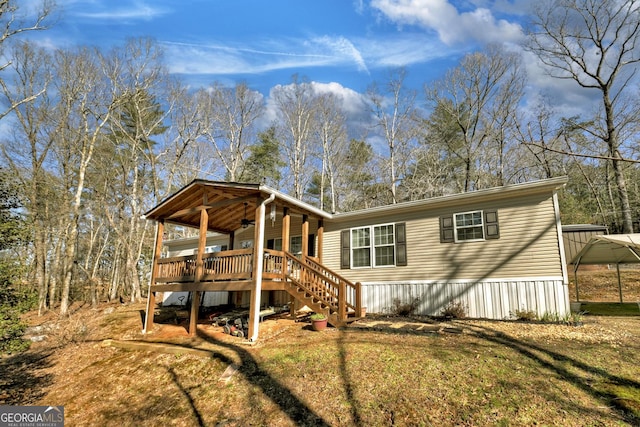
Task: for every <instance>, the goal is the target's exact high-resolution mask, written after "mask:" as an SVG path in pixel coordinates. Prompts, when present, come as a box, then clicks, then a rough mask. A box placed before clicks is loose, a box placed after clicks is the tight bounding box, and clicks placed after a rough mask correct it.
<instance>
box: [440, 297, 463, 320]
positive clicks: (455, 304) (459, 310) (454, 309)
mask: <svg viewBox="0 0 640 427" xmlns="http://www.w3.org/2000/svg"><path fill="white" fill-rule="evenodd" d="M441 314H442V316H443V317H448V318H451V319H464V318H465V317H467V310H466V307H465V306H464V304H462V303H461V302H459V301H449V302H448V303H447V305H445V306H444V307H443V308H442V312H441Z"/></svg>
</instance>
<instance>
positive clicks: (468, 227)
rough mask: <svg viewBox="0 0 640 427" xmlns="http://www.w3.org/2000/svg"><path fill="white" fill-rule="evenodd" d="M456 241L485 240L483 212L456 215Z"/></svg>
mask: <svg viewBox="0 0 640 427" xmlns="http://www.w3.org/2000/svg"><path fill="white" fill-rule="evenodd" d="M454 218H455V223H456V226H455V228H454V230H455V240H456V242H461V241H463V240H483V239H484V223H483V222H482V211H475V212H465V213H460V214H455V215H454Z"/></svg>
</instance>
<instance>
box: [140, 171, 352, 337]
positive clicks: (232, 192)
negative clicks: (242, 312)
mask: <svg viewBox="0 0 640 427" xmlns="http://www.w3.org/2000/svg"><path fill="white" fill-rule="evenodd" d="M145 216H146V218H148V219H152V220H155V221H156V223H157V230H156V244H155V251H154V258H153V268H152V273H151V279H150V284H149V296H148V302H147V315H146V320H145V327H144V332H147V331H151V329H152V327H153V317H154V310H155V306H156V294H157V293H159V292H176V291H187V292H192V293H193V297H192V298H191V306H190V316H189V326H188V329H189V333H190V334H195V331H196V323H197V320H198V319H197V316H198V308H199V302H200V298H201V296H202V293H203V292H207V291H235V292H240V291H248V292H250V306H249V339H250V340H251V341H256V340H257V339H258V333H259V320H260V318H259V313H260V309H261V306H262V301H261V292H262V291H285V292H287V293H288V294H289V295H291V296H292V297H293V298H294V299H295V300H297V301H298V302H299V303H300V304H302V305H307V306H309V307H310V308H311V309H312V310H313V311H315V312H320V313H324V314H325V315H327V316H328V318H329V322H330V323H332V324H333V325H335V326H342V325H344V324H346V323H347V322H348V321H349V320H352V319H356V318H359V317H360V316H361V315H362V314H363V310H362V307H361V302H360V301H361V299H362V298H361V287H360V284H354V283H351V282H350V281H348V280H347V279H345V278H344V277H342V276H340V275H339V274H337V273H335V272H333V271H331V270H329V269H327V268H326V267H324V266H323V265H322V252H323V231H324V225H323V223H324V219H325V218H327V217H328V214H327V213H326V212H324V211H321V210H319V209H316V208H314V207H313V206H310V205H307V204H305V203H303V202H300V201H298V200H296V199H294V198H291V197H290V196H287V195H285V194H282V193H280V192H278V191H276V190H273V189H270V188H268V187H266V186H262V185H258V184H239V183H226V182H212V181H204V180H195V181H193V182H192V183H190V184H189V185H187V186H185V187H184V188H182V189H181V190H179V191H178V192H176V193H175V194H174V195H172V196H170V197H169V198H167V199H166V200H164V201H163V202H161V203H160V204H159V205H158V206H156V207H155V208H153V209H152V210H150V211H149V212H148V213H147V214H146V215H145ZM292 218H293V219H294V221H292ZM267 222H270V223H271V227H270V229H269V233H268V234H269V236H267V237H271V238H270V239H268V240H267V239H266V237H265V236H266V233H265V225H266V224H267ZM292 222H295V223H296V224H297V225H298V227H299V229H292ZM168 223H173V224H178V225H182V226H187V227H192V228H196V229H198V247H197V250H196V252H195V254H193V255H185V256H178V257H170V258H162V257H161V254H162V242H163V237H164V234H165V225H166V224H168ZM312 223H313V229H314V231H315V234H313V233H310V228H311V224H312ZM251 230H252V231H253V233H251ZM209 231H214V232H216V233H221V234H224V235H227V236H228V244H227V245H226V248H225V250H222V251H218V252H214V253H206V251H205V245H206V239H207V233H208V232H209ZM292 231H293V232H294V233H298V232H299V233H300V234H299V239H300V240H301V242H300V245H299V247H297V248H296V253H295V254H293V253H292V252H291V248H290V241H291V239H290V237H291V235H292ZM247 233H250V236H251V237H252V239H251V240H247ZM274 233H277V237H276V236H275V235H274ZM238 235H242V236H243V239H244V240H239V239H237V236H238ZM267 245H268V246H270V247H269V248H267V247H266V246H267ZM310 252H311V254H317V256H311V255H310Z"/></svg>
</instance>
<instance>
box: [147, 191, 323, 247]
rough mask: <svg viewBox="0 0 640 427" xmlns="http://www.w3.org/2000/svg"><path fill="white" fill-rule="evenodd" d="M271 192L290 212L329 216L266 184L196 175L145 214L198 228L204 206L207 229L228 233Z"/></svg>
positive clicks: (252, 215) (252, 216)
mask: <svg viewBox="0 0 640 427" xmlns="http://www.w3.org/2000/svg"><path fill="white" fill-rule="evenodd" d="M271 195H274V196H275V200H274V202H273V203H276V204H277V205H278V207H287V208H289V209H290V212H291V213H292V214H300V215H309V216H311V217H313V218H319V219H320V218H322V219H324V218H330V217H331V215H330V214H329V213H327V212H325V211H323V210H320V209H318V208H315V207H313V206H311V205H309V204H307V203H304V202H302V201H300V200H297V199H295V198H293V197H291V196H288V195H286V194H284V193H281V192H279V191H277V190H274V189H272V188H270V187H267V186H265V185H261V184H250V183H237V182H222V181H209V180H202V179H195V180H193V181H192V182H191V183H189V184H187V185H186V186H184V187H182V188H181V189H180V190H178V191H176V192H175V193H174V194H172V195H171V196H169V197H167V198H166V199H164V200H163V201H162V202H160V203H159V204H158V205H156V206H155V207H153V208H152V209H150V210H149V211H148V212H146V213H145V214H144V218H146V219H151V220H155V221H165V222H168V223H173V224H178V225H184V226H187V227H193V228H198V227H199V226H200V212H201V211H202V210H203V209H206V210H207V211H208V213H209V224H208V229H209V230H212V231H216V232H219V233H225V234H229V233H231V232H233V231H235V230H237V229H239V228H241V227H242V222H243V220H247V221H251V222H253V221H255V211H256V207H257V206H258V205H259V204H260V203H261V202H262V201H263V200H265V199H267V198H268V197H270V196H271Z"/></svg>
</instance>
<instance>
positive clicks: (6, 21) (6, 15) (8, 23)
mask: <svg viewBox="0 0 640 427" xmlns="http://www.w3.org/2000/svg"><path fill="white" fill-rule="evenodd" d="M23 6H24V4H23ZM52 9H53V1H49V0H43V1H42V2H41V3H40V8H39V9H38V10H37V12H36V14H35V16H33V17H32V18H30V19H29V18H26V16H25V15H26V13H24V9H23V13H21V11H20V7H19V5H18V2H17V1H15V0H0V28H1V29H0V55H2V56H4V54H5V53H6V51H7V49H6V45H7V42H9V41H11V40H12V39H14V38H15V37H16V36H17V35H19V34H21V33H25V32H29V31H38V30H43V29H45V28H46V27H45V26H44V21H45V19H46V18H47V17H48V16H49V15H50V14H51V11H52ZM11 63H12V61H11V59H9V60H8V61H7V62H5V63H4V64H0V71H3V70H5V69H6V68H8V67H9V66H11ZM0 86H1V87H2V90H3V92H4V93H8V92H9V91H10V90H9V88H8V87H7V85H6V83H5V81H4V79H0ZM43 91H44V88H41V90H40V91H38V92H34V93H31V94H29V95H27V96H25V97H23V98H20V99H18V98H12V100H11V102H10V103H9V104H8V105H7V106H6V108H5V109H3V110H0V119H2V118H4V117H5V116H6V115H7V114H9V113H11V111H13V109H15V108H16V107H18V106H20V105H22V104H23V103H25V102H30V101H33V100H34V99H35V98H37V97H38V96H40V95H41V94H42V93H43Z"/></svg>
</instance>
